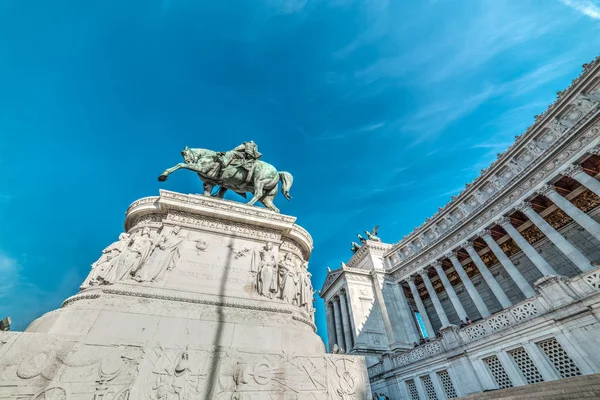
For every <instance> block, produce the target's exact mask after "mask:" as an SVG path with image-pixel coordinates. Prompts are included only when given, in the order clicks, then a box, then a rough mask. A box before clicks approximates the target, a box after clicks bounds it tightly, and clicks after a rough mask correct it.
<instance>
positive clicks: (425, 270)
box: [418, 268, 429, 279]
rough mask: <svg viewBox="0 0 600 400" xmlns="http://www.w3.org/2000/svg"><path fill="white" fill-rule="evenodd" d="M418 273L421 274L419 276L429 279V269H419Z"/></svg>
mask: <svg viewBox="0 0 600 400" xmlns="http://www.w3.org/2000/svg"><path fill="white" fill-rule="evenodd" d="M418 273H419V275H421V278H423V279H425V277H427V279H429V275H428V274H429V271H427V268H424V269H422V270H420V271H419V272H418Z"/></svg>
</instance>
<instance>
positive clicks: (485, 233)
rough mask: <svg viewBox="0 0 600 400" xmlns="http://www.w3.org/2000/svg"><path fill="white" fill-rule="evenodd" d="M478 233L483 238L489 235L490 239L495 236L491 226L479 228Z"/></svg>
mask: <svg viewBox="0 0 600 400" xmlns="http://www.w3.org/2000/svg"><path fill="white" fill-rule="evenodd" d="M477 234H478V235H479V237H481V238H482V239H485V238H487V237H489V238H490V239H493V237H492V229H491V228H483V229H481V230H479V232H477Z"/></svg>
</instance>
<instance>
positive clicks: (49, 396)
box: [31, 386, 69, 400]
mask: <svg viewBox="0 0 600 400" xmlns="http://www.w3.org/2000/svg"><path fill="white" fill-rule="evenodd" d="M68 399H69V396H68V394H67V391H66V390H65V389H63V388H62V387H59V386H55V387H51V388H48V389H44V390H42V391H41V392H38V393H36V394H34V395H33V396H32V397H31V400H68Z"/></svg>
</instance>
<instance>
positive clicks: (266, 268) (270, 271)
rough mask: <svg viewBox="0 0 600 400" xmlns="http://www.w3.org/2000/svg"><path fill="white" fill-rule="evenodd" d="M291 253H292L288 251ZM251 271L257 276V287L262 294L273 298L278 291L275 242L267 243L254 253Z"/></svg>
mask: <svg viewBox="0 0 600 400" xmlns="http://www.w3.org/2000/svg"><path fill="white" fill-rule="evenodd" d="M288 254H290V253H288ZM250 268H251V272H252V274H253V275H254V276H255V277H256V287H257V290H258V293H259V294H260V295H261V296H265V297H268V298H269V299H272V298H273V297H274V296H275V295H276V293H277V292H278V287H277V261H276V258H275V251H274V250H273V243H271V242H267V244H266V245H265V246H264V247H263V248H262V249H261V250H260V251H259V252H258V255H256V253H254V256H253V259H252V264H251V267H250Z"/></svg>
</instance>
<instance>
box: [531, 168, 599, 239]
mask: <svg viewBox="0 0 600 400" xmlns="http://www.w3.org/2000/svg"><path fill="white" fill-rule="evenodd" d="M586 175H587V174H586ZM596 182H597V181H596ZM537 193H539V194H541V195H543V196H546V197H547V198H549V199H550V200H552V202H553V203H554V204H556V205H557V206H558V208H560V209H561V210H563V211H564V212H565V213H566V214H567V215H568V216H569V217H571V218H573V220H574V221H575V222H577V223H578V224H579V225H581V227H582V228H583V229H585V230H586V231H588V232H589V233H591V234H592V236H594V237H595V238H596V239H600V224H599V223H598V222H596V221H595V220H594V219H593V218H592V217H590V216H589V215H587V214H586V213H584V212H583V211H581V210H580V209H579V208H577V207H576V206H575V205H574V204H573V203H571V202H570V201H569V200H567V199H565V198H564V197H563V196H561V195H560V194H559V193H558V192H557V191H556V189H555V188H554V186H553V185H546V186H544V188H543V189H541V190H539V191H538V192H537Z"/></svg>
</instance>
